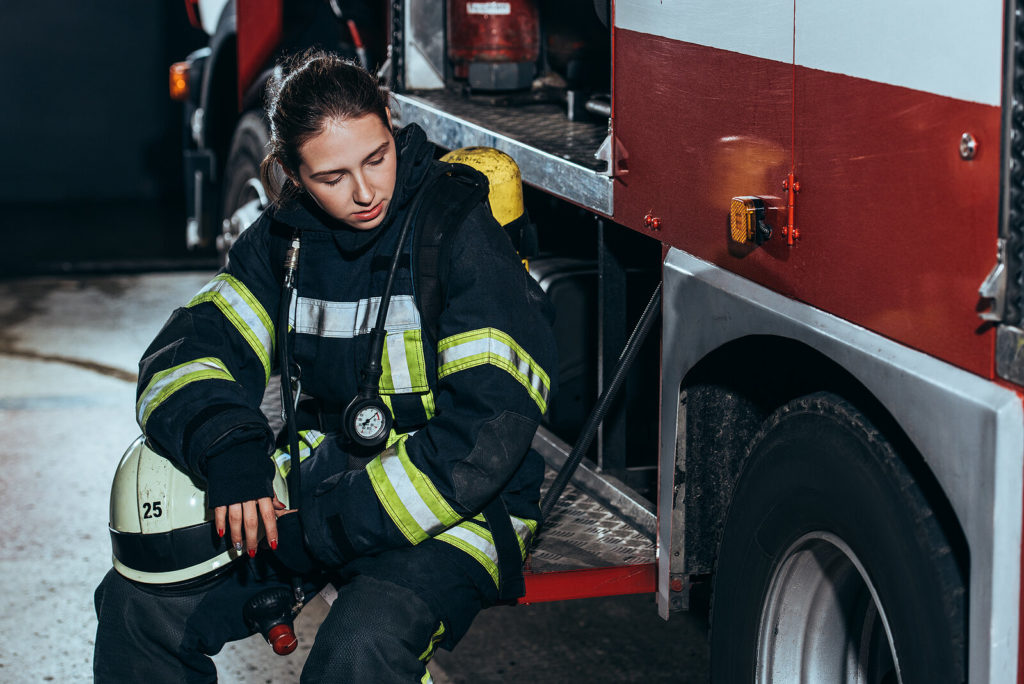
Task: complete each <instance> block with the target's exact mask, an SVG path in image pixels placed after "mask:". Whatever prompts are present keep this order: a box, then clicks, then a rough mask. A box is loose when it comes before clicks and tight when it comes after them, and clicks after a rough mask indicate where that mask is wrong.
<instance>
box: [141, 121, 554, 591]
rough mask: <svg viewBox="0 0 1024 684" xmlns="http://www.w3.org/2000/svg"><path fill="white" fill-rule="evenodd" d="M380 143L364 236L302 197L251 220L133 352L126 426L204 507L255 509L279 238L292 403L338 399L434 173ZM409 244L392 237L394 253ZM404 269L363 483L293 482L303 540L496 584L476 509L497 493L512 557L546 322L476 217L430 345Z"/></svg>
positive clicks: (411, 131) (528, 529) (541, 407)
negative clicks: (466, 563) (380, 218)
mask: <svg viewBox="0 0 1024 684" xmlns="http://www.w3.org/2000/svg"><path fill="white" fill-rule="evenodd" d="M396 143H397V145H396V146H397V149H398V175H397V182H396V187H395V192H394V195H393V199H392V202H391V204H392V206H391V207H389V209H388V214H387V216H386V218H385V221H384V222H383V223H382V224H381V225H380V226H378V227H377V228H376V229H373V230H370V231H356V230H354V229H350V228H347V227H345V226H344V225H343V224H340V223H338V222H336V221H334V220H333V219H331V218H330V217H329V216H327V215H326V214H324V213H323V212H322V211H320V210H319V209H318V208H317V207H316V206H315V205H314V204H313V203H312V202H311V201H309V200H308V199H307V200H305V201H300V200H294V201H291V202H289V203H287V204H285V205H283V206H282V207H281V208H279V209H276V210H275V209H270V210H268V211H266V212H265V213H264V214H263V215H262V216H261V218H260V219H259V220H258V221H256V222H255V223H254V224H253V226H252V227H250V228H249V229H248V230H246V231H245V232H244V233H243V234H242V235H241V237H240V239H239V240H238V242H237V243H236V244H235V246H234V247H233V248H232V250H231V253H230V259H229V264H228V266H227V267H226V268H225V269H224V270H222V271H221V272H220V273H219V274H218V275H217V276H216V277H214V278H213V280H211V281H210V283H209V284H208V285H207V286H206V287H204V288H203V289H202V290H201V291H200V292H199V293H198V294H197V295H196V296H195V297H193V299H192V300H191V301H190V302H189V303H188V304H187V305H186V306H185V307H184V308H180V309H177V310H176V311H175V312H174V313H173V315H172V316H171V318H170V320H169V321H168V323H167V324H166V325H165V326H164V328H163V330H161V332H160V333H159V335H158V336H157V338H156V340H155V341H154V342H153V344H152V345H151V346H150V348H149V349H148V350H147V352H146V356H145V357H144V358H143V360H142V362H141V366H140V375H139V387H138V403H137V413H138V420H139V424H140V425H141V426H142V428H143V431H144V433H145V435H146V437H147V438H148V440H149V442H150V444H151V445H152V446H153V447H154V448H155V449H156V450H158V451H159V452H161V453H163V454H164V455H166V456H167V457H169V458H171V459H172V460H174V461H175V462H177V463H178V464H179V465H180V466H181V467H183V468H184V469H185V470H186V471H188V472H190V473H192V474H193V476H195V477H196V478H197V479H199V480H200V481H208V486H209V499H210V500H209V502H208V503H209V504H210V505H211V507H212V506H215V505H224V504H228V503H234V502H238V501H243V500H251V499H256V498H260V497H263V496H270V495H271V491H272V490H271V478H272V476H273V469H272V461H271V459H270V458H268V453H269V451H270V449H272V445H273V435H272V433H271V429H270V427H269V426H268V423H267V420H266V418H265V417H264V415H263V414H262V413H261V411H260V408H259V407H260V403H261V399H262V397H263V394H264V389H265V387H266V385H267V383H268V381H269V378H270V376H271V371H272V370H274V368H275V366H276V364H275V362H274V359H275V358H276V346H277V345H276V339H277V338H276V335H277V331H276V330H275V317H276V312H277V311H278V304H279V300H280V297H281V277H282V271H283V268H282V264H283V261H284V255H285V252H286V250H287V247H288V245H289V244H290V242H291V237H292V235H293V233H294V231H295V230H296V229H298V230H299V231H301V242H300V244H301V247H300V255H299V265H298V274H297V280H296V283H297V285H296V295H297V296H296V298H295V299H294V301H293V303H292V305H291V309H290V314H289V325H290V327H291V328H292V329H293V332H292V335H293V336H292V338H291V339H292V340H293V341H292V348H293V351H294V359H295V362H297V364H298V366H299V368H300V373H301V378H300V381H301V391H302V395H303V397H312V398H313V399H314V400H315V402H314V403H315V405H316V406H319V407H321V408H325V410H327V409H328V408H329V407H332V406H334V407H337V406H344V405H346V404H347V403H348V402H349V401H350V400H351V399H352V398H353V397H354V396H355V395H356V393H357V383H358V379H359V373H360V369H361V368H362V366H363V364H364V363H365V360H366V357H367V350H368V347H369V332H370V329H371V328H372V327H373V325H374V322H375V320H376V317H377V308H378V305H379V303H380V295H381V293H382V291H383V289H384V282H385V280H386V276H387V270H388V267H389V265H390V262H391V257H392V255H393V253H394V249H395V246H396V244H397V238H398V233H399V230H400V226H401V223H402V219H403V218H404V214H405V212H406V211H407V210H408V209H409V206H410V200H411V197H412V195H413V193H414V191H415V189H416V188H417V187H419V186H420V184H421V183H423V181H424V179H425V178H426V177H427V176H429V175H430V174H431V173H436V171H437V162H434V161H432V156H431V150H432V146H431V145H430V144H429V143H428V142H427V141H426V137H425V135H424V134H423V132H422V131H421V130H420V129H418V128H416V127H415V126H409V127H407V128H405V129H403V130H402V131H400V132H399V133H398V135H397V136H396ZM428 201H429V200H428ZM412 242H413V240H412V236H411V235H410V236H409V238H407V240H406V244H405V246H404V251H405V252H408V251H409V249H410V245H411V244H412ZM411 263H412V260H411V258H404V257H403V258H402V259H401V260H400V262H399V269H398V271H397V275H396V277H395V282H394V289H393V295H392V299H391V305H390V309H389V311H388V316H387V324H386V329H387V338H386V344H385V348H384V352H383V358H382V365H383V368H384V373H383V376H382V377H381V380H380V385H379V386H380V392H381V395H382V398H383V399H384V400H385V401H386V402H387V403H388V404H389V405H390V406H391V408H392V409H393V413H394V415H395V427H396V429H395V430H393V431H392V434H391V435H390V437H389V439H388V443H387V447H386V449H385V450H384V451H383V452H382V453H380V454H377V455H376V456H375V457H373V459H372V460H371V461H370V462H369V464H368V465H367V466H366V467H365V469H352V470H348V469H345V470H340V469H335V471H334V472H333V473H330V474H329V476H327V477H323V473H322V471H321V472H320V473H319V474H318V475H317V476H316V477H314V478H312V479H314V480H315V481H313V482H307V481H306V480H309V479H311V478H309V477H304V479H303V496H302V500H301V502H300V505H299V511H300V514H301V516H302V522H303V527H304V530H305V537H306V542H307V545H308V547H309V548H310V550H311V551H312V552H313V555H314V556H316V557H317V558H318V559H319V560H320V561H322V562H324V563H326V564H328V565H332V566H336V565H341V564H343V563H345V562H346V561H347V560H350V559H351V558H352V557H354V556H358V555H369V554H375V553H379V552H380V551H383V550H385V549H389V548H395V547H399V546H403V545H412V544H418V543H420V542H422V541H424V540H426V539H428V538H431V537H433V538H436V539H438V540H441V541H444V542H447V543H449V544H451V545H453V546H454V547H456V548H458V549H460V550H462V551H464V552H466V553H468V554H469V555H470V556H472V557H473V558H474V559H476V560H477V561H479V562H480V563H481V564H482V565H483V566H484V567H485V569H487V571H488V572H489V573H490V574H491V576H492V577H493V578H495V581H497V567H496V565H495V559H496V553H495V550H494V544H493V540H492V539H491V536H490V533H489V531H488V529H487V526H486V525H485V524H484V522H483V517H482V516H481V515H480V512H481V510H482V509H483V508H484V506H485V505H486V504H488V503H489V502H491V501H492V500H493V499H494V498H495V497H497V496H499V495H500V496H501V497H502V500H503V501H504V503H505V505H506V508H507V510H508V511H509V512H510V514H511V516H512V524H513V528H514V529H515V530H516V532H517V533H518V536H519V537H520V540H521V548H523V549H525V545H526V542H527V540H528V538H529V536H530V534H531V533H532V532H533V531H534V530H535V527H536V523H535V521H536V520H537V519H538V517H539V507H538V504H537V501H538V499H539V488H540V483H541V480H542V478H543V463H542V462H541V459H540V457H539V456H538V455H537V454H536V453H535V452H532V451H530V450H529V445H530V442H531V439H532V436H533V433H534V432H535V430H536V427H537V424H538V421H539V419H540V417H541V415H542V414H543V413H544V412H545V411H546V410H547V402H548V399H549V396H550V392H551V388H552V382H553V378H552V377H551V374H552V372H553V370H554V368H555V344H554V338H553V334H552V332H551V325H550V308H549V306H548V304H547V302H546V298H545V296H544V295H543V293H542V291H541V290H540V289H539V288H538V287H537V285H536V283H535V282H534V281H533V279H532V278H530V277H529V274H528V273H526V271H525V269H524V268H523V267H522V264H521V263H520V261H519V259H518V257H517V256H516V254H515V251H514V249H513V248H512V246H511V242H510V241H509V239H508V237H507V236H506V235H505V234H504V232H503V231H502V229H501V227H500V226H499V225H498V224H497V222H496V221H495V220H494V219H493V218H492V217H491V215H490V212H489V209H488V207H487V205H486V202H483V203H481V204H480V205H479V206H477V207H476V208H474V209H472V211H471V212H470V213H469V215H468V217H467V218H466V219H465V221H464V223H463V225H462V228H461V229H460V230H459V231H458V235H457V238H456V239H455V241H454V242H453V244H452V250H451V262H450V264H451V268H450V275H449V276H448V281H447V300H446V302H445V305H444V309H443V312H442V314H441V316H440V318H439V320H438V321H437V328H436V329H437V340H435V341H430V340H428V335H427V334H426V330H425V328H424V326H423V322H422V321H421V319H420V314H419V311H418V309H417V307H416V302H415V297H414V296H413V295H414V293H413V289H414V288H413V278H412V274H411ZM306 427H313V428H316V427H319V429H308V430H304V431H303V433H302V439H303V447H302V449H301V450H303V451H305V449H306V448H307V447H317V446H318V445H319V444H320V443H321V441H323V440H325V439H328V440H333V441H334V443H339V440H340V439H341V438H340V436H339V435H336V434H333V433H332V434H327V435H325V434H323V433H324V432H329V431H330V428H329V427H328V428H326V429H325V428H324V427H323V425H320V426H306ZM342 444H344V443H342ZM346 448H351V450H352V451H353V453H355V452H356V451H357V447H355V446H354V445H349V447H346ZM280 455H281V454H280V452H278V456H279V459H280ZM356 455H359V454H356ZM284 458H287V456H286V455H285V456H284ZM313 460H314V461H315V460H316V459H313ZM285 465H287V464H285ZM303 472H304V474H305V467H304V468H303ZM313 472H314V473H316V472H317V471H316V470H314V471H313ZM318 478H319V479H318Z"/></svg>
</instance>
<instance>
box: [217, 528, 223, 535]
mask: <svg viewBox="0 0 1024 684" xmlns="http://www.w3.org/2000/svg"><path fill="white" fill-rule="evenodd" d="M217 536H218V537H223V536H224V529H223V528H220V527H218V528H217Z"/></svg>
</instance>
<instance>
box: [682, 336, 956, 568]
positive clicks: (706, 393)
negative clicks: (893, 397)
mask: <svg viewBox="0 0 1024 684" xmlns="http://www.w3.org/2000/svg"><path fill="white" fill-rule="evenodd" d="M738 360H740V362H737V361H738ZM816 392H828V393H831V394H834V395H836V396H838V397H840V398H842V399H844V400H846V401H847V402H849V403H850V404H851V405H853V406H854V408H856V409H857V410H858V411H860V412H861V413H862V414H864V416H865V417H867V419H868V420H869V421H870V422H871V423H872V424H873V425H874V426H875V427H876V428H878V430H879V431H880V432H882V434H883V435H884V436H885V437H886V439H887V440H888V441H889V443H890V444H892V446H893V448H894V450H895V451H896V453H897V454H898V455H899V456H900V458H901V460H903V461H904V463H905V465H906V466H907V468H908V469H909V470H910V472H911V473H913V475H914V477H915V479H916V480H917V482H918V484H919V486H920V487H921V489H922V491H923V492H924V494H925V497H926V499H927V500H928V503H929V505H930V507H931V508H932V510H933V511H934V512H935V514H936V516H937V519H938V521H939V524H940V525H941V527H942V528H943V531H944V532H945V534H946V536H947V538H948V539H949V540H950V544H951V546H952V548H953V549H954V553H955V554H956V556H957V562H958V563H959V564H960V566H961V568H962V570H963V571H964V576H967V574H968V573H967V569H968V567H969V558H970V553H969V549H968V545H967V541H966V537H965V535H964V531H963V528H962V527H961V525H960V521H959V520H958V519H957V517H956V514H955V512H954V510H953V507H952V505H951V503H950V501H949V499H948V497H947V496H946V494H945V492H944V491H943V490H942V487H941V485H940V484H939V482H938V481H937V480H936V478H935V475H934V474H933V473H932V471H931V470H930V469H929V467H928V465H927V463H925V461H924V458H923V456H922V454H921V452H920V451H919V450H918V448H917V447H916V446H915V445H914V443H913V441H912V440H911V439H910V437H909V436H908V435H907V433H906V431H905V430H904V429H903V427H902V426H901V425H900V423H899V421H898V420H897V418H896V417H895V416H894V415H893V414H892V412H891V411H890V410H889V409H888V408H887V407H886V406H885V404H884V403H883V402H882V401H881V400H880V399H879V397H877V396H876V395H875V394H874V393H872V391H871V390H870V389H868V388H867V387H866V386H865V385H864V383H862V382H861V381H860V380H858V379H857V377H856V376H855V375H853V374H852V373H851V372H850V371H849V370H847V369H846V368H844V367H843V366H841V365H840V364H838V363H836V362H835V361H834V360H833V359H831V358H829V357H828V356H826V355H825V354H823V353H821V352H820V351H819V350H817V349H815V348H813V347H811V346H809V345H808V344H806V343H804V342H801V341H799V340H795V339H792V338H788V337H783V336H779V335H746V336H743V337H738V338H734V339H732V340H730V341H728V342H726V343H724V344H722V345H721V346H719V347H717V348H716V349H714V350H712V351H711V352H709V353H708V354H706V355H705V356H704V357H703V358H702V359H700V360H699V361H698V362H697V363H696V365H694V366H693V368H691V369H690V370H689V371H688V372H687V374H686V376H685V377H684V378H683V381H682V383H681V385H680V397H681V398H682V399H683V400H684V403H683V404H682V406H684V409H683V410H684V411H685V412H686V417H687V424H686V440H687V441H686V445H685V450H684V452H683V454H682V455H681V458H682V459H683V460H684V463H683V464H682V465H684V467H685V484H686V485H687V486H689V487H691V488H696V489H697V490H698V491H701V492H702V493H703V496H701V497H700V498H699V499H696V498H694V497H687V498H684V501H685V507H686V508H685V511H684V514H683V518H684V526H685V527H686V528H688V529H690V530H692V532H691V533H689V534H686V535H685V536H684V540H683V543H684V544H685V546H684V548H683V549H682V554H681V556H680V557H681V558H682V559H683V561H684V567H682V568H681V569H680V568H678V567H676V568H673V573H674V574H683V575H693V574H708V573H711V572H712V570H713V568H714V564H715V557H716V554H717V549H718V545H719V543H720V539H721V530H722V526H723V524H724V519H725V515H726V513H727V512H728V507H729V504H730V502H731V499H732V493H733V490H734V488H735V484H736V480H737V479H738V478H739V476H740V475H741V474H742V471H743V466H744V463H745V459H746V456H747V446H748V445H749V444H750V442H751V440H752V439H753V438H754V436H755V435H756V434H757V432H758V430H759V429H760V426H761V424H762V423H763V421H764V420H765V419H766V418H767V417H768V416H769V415H771V414H772V413H773V412H774V411H775V410H776V409H777V408H779V407H780V406H782V405H784V404H786V403H788V402H790V401H792V400H793V399H796V398H798V397H802V396H806V395H809V394H813V393H816ZM709 418H713V419H712V420H709ZM680 420H682V418H680ZM723 424H724V425H725V426H726V428H727V429H726V430H725V431H723V430H722V429H721V427H722V425H723ZM676 464H677V469H678V467H679V465H680V458H677V461H676ZM677 477H678V476H677ZM681 481H682V480H681V479H677V482H676V486H679V484H680V483H681ZM713 493H714V494H715V495H712V494H713ZM689 522H692V523H693V524H687V523H689ZM676 543H678V542H674V544H676Z"/></svg>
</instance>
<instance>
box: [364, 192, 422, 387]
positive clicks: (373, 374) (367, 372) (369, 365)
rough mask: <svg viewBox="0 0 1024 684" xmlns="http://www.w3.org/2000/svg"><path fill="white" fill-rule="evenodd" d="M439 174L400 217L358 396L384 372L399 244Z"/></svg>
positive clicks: (376, 381) (417, 195)
mask: <svg viewBox="0 0 1024 684" xmlns="http://www.w3.org/2000/svg"><path fill="white" fill-rule="evenodd" d="M439 177H440V176H434V178H432V179H431V180H430V181H428V182H426V183H424V184H423V185H422V186H420V189H419V191H418V192H417V193H416V198H415V199H414V200H413V203H412V206H411V207H409V212H408V213H407V214H406V215H405V220H404V221H402V229H401V231H400V232H399V233H398V244H397V245H396V246H395V255H394V257H392V259H391V266H390V268H389V269H388V279H387V280H386V281H385V282H384V294H382V295H381V298H380V306H379V307H378V308H377V320H376V322H375V323H374V324H373V329H372V330H371V331H370V352H369V354H368V355H367V357H366V363H365V364H363V368H362V372H361V373H360V377H359V395H360V396H366V395H370V394H374V393H376V391H377V386H378V383H380V376H381V374H382V373H383V372H384V369H383V368H382V367H381V364H380V359H381V355H382V354H383V353H384V340H385V338H386V337H387V330H386V329H385V328H384V325H385V323H386V321H387V317H388V307H389V306H390V304H391V286H392V285H393V284H394V282H395V272H396V271H397V270H398V262H399V257H400V256H401V254H402V246H403V245H404V244H405V238H406V236H407V235H408V234H409V229H410V228H411V227H412V224H413V221H414V220H415V219H416V215H417V214H418V213H419V211H420V205H421V204H423V200H424V198H425V197H426V196H427V194H428V193H427V191H428V190H430V188H431V187H432V186H433V185H434V183H436V182H437V179H438V178H439Z"/></svg>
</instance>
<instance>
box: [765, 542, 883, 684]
mask: <svg viewBox="0 0 1024 684" xmlns="http://www.w3.org/2000/svg"><path fill="white" fill-rule="evenodd" d="M757 681H758V682H762V683H765V684H767V683H769V682H774V683H777V684H781V683H782V682H787V683H789V682H837V683H843V684H847V683H849V684H897V683H899V682H901V681H902V679H901V677H900V672H899V661H898V659H897V657H896V650H895V648H894V647H893V642H892V633H891V630H890V629H889V624H888V621H887V620H886V616H885V611H884V610H883V608H882V606H881V605H880V603H879V600H878V593H877V592H876V591H875V587H874V585H873V584H872V583H871V579H870V578H869V577H868V575H867V573H866V572H865V571H864V566H863V565H862V564H861V562H860V561H859V560H858V558H857V556H856V555H855V554H854V553H853V551H852V550H851V549H850V547H849V546H847V545H846V543H845V542H843V540H842V539H840V538H839V537H837V536H835V535H834V534H831V533H828V532H812V533H810V534H806V535H804V536H803V537H801V538H800V539H798V540H797V541H796V542H794V543H793V544H792V545H791V546H790V547H789V549H787V550H786V552H785V553H784V554H783V555H782V559H781V561H780V562H779V563H778V564H777V565H776V567H775V571H774V573H773V575H772V579H771V582H770V584H769V589H768V596H767V598H766V600H765V603H764V607H763V610H762V613H761V625H760V630H759V635H758V646H757Z"/></svg>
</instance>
